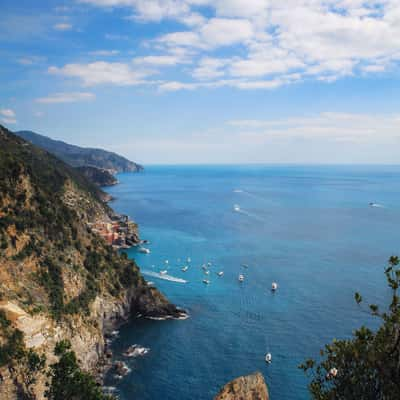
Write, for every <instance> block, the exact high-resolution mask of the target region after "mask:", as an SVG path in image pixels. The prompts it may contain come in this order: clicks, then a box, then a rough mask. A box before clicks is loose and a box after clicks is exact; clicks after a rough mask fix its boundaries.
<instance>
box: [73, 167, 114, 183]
mask: <svg viewBox="0 0 400 400" xmlns="http://www.w3.org/2000/svg"><path fill="white" fill-rule="evenodd" d="M77 170H78V171H79V172H80V173H82V174H83V175H85V176H86V178H87V179H89V180H90V181H91V182H93V183H95V184H96V185H98V186H112V185H115V184H116V183H118V180H117V178H115V176H114V175H113V174H111V172H109V171H108V170H107V169H102V168H97V167H90V166H83V167H77Z"/></svg>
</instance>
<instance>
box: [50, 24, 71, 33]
mask: <svg viewBox="0 0 400 400" xmlns="http://www.w3.org/2000/svg"><path fill="white" fill-rule="evenodd" d="M53 28H54V29H55V30H57V31H69V30H71V29H72V25H71V24H68V23H66V22H61V23H59V24H55V25H54V26H53Z"/></svg>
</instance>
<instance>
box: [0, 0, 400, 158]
mask: <svg viewBox="0 0 400 400" xmlns="http://www.w3.org/2000/svg"><path fill="white" fill-rule="evenodd" d="M0 13H1V18H0V57H1V63H0V88H1V89H0V123H1V124H3V125H5V126H6V127H8V128H9V129H10V130H14V131H17V130H33V131H35V132H37V133H41V134H44V135H47V136H50V137H52V138H55V139H61V140H64V141H67V142H69V143H73V144H77V145H82V146H90V147H101V148H105V149H108V150H112V151H116V152H118V153H120V154H122V155H124V156H126V157H128V158H130V159H132V160H134V161H137V162H141V163H143V164H145V165H146V164H192V163H194V164H199V163H200V164H202V163H204V164H215V163H223V164H224V163H227V164H233V163H284V164H287V163H296V164H297V163H300V164H314V163H317V164H320V163H322V164H332V163H333V164H337V163H339V164H342V163H345V164H352V163H363V164H365V163H367V164H373V163H377V164H398V163H399V157H398V149H399V148H400V147H399V144H400V110H399V105H400V101H399V100H400V90H399V89H400V80H399V77H400V70H399V60H400V1H399V0H381V1H373V0H365V1H363V0H285V1H282V0H64V1H61V0H60V1H59V0H40V1H37V0H18V1H15V0H0Z"/></svg>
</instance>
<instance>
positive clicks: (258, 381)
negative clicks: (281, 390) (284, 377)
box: [214, 372, 269, 400]
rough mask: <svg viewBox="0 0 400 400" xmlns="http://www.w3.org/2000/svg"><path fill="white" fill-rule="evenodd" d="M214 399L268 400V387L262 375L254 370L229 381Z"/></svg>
mask: <svg viewBox="0 0 400 400" xmlns="http://www.w3.org/2000/svg"><path fill="white" fill-rule="evenodd" d="M214 400H269V395H268V388H267V385H266V383H265V380H264V377H263V376H262V375H261V373H259V372H256V373H254V374H252V375H248V376H241V377H239V378H236V379H234V380H233V381H231V382H229V383H228V384H226V385H225V386H224V387H223V388H222V389H221V391H220V392H219V393H218V395H217V396H216V397H215V398H214Z"/></svg>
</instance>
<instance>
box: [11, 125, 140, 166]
mask: <svg viewBox="0 0 400 400" xmlns="http://www.w3.org/2000/svg"><path fill="white" fill-rule="evenodd" d="M17 135H19V136H20V137H22V138H24V139H25V140H27V141H29V142H31V143H33V144H34V145H36V146H39V147H41V148H42V149H45V150H47V151H48V152H50V153H52V154H54V155H55V156H57V157H58V158H60V159H61V160H63V161H64V162H66V163H67V164H69V165H71V166H73V167H81V166H91V167H96V168H104V169H108V170H113V171H117V172H129V171H140V170H142V169H143V167H142V166H140V165H139V164H136V163H134V162H132V161H129V160H127V159H126V158H124V157H121V156H120V155H118V154H115V153H112V152H109V151H105V150H101V149H90V148H83V147H78V146H74V145H71V144H68V143H64V142H61V141H59V140H53V139H50V138H48V137H46V136H43V135H39V134H37V133H34V132H30V131H21V132H17Z"/></svg>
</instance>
